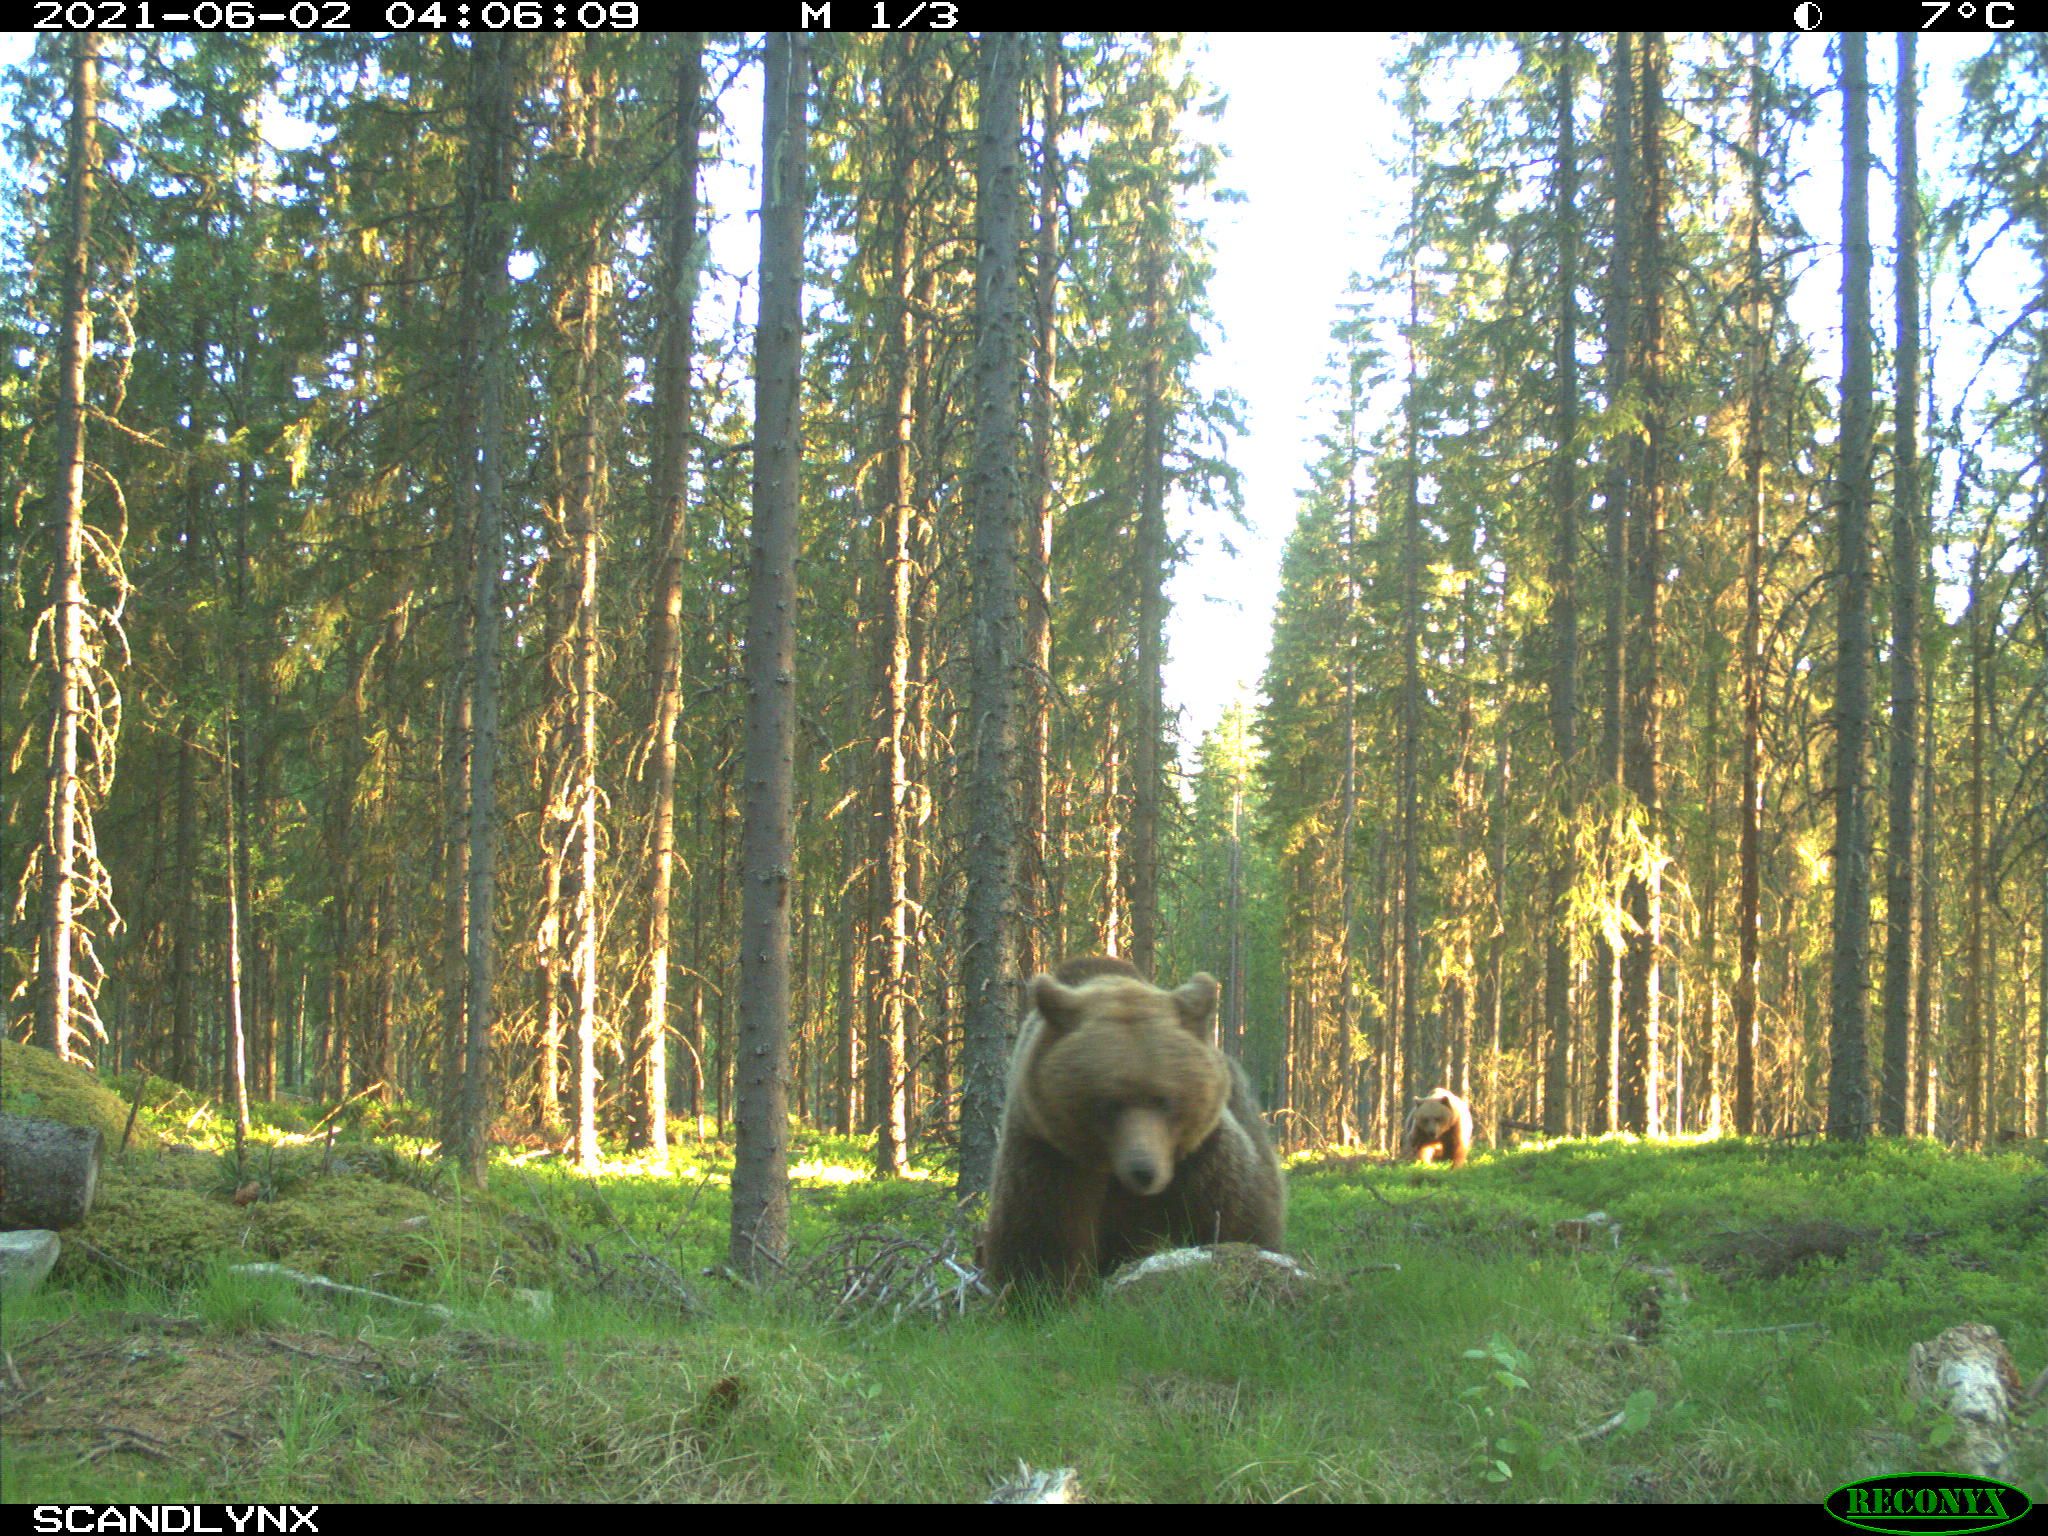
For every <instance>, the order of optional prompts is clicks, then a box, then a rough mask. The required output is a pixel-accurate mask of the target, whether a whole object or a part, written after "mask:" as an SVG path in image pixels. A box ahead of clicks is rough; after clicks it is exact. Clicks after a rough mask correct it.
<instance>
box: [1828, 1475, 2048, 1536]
mask: <svg viewBox="0 0 2048 1536" xmlns="http://www.w3.org/2000/svg"><path fill="white" fill-rule="evenodd" d="M2032 1507H2033V1501H2032V1500H2031V1499H2029V1498H2028V1497H2027V1496H2026V1495H2025V1494H2024V1493H2021V1492H2020V1491H2019V1489H2017V1488H2015V1487H2013V1486H2012V1485H2011V1484H2010V1483H1994V1482H1993V1481H1992V1480H1991V1479H1990V1478H1988V1477H1965V1476H1964V1475H1963V1474H1962V1473H1960V1472H1916V1473H1908V1474H1906V1475H1904V1476H1901V1477H1866V1478H1864V1479H1863V1480H1862V1481H1861V1482H1855V1483H1844V1484H1843V1485H1842V1486H1841V1487H1839V1488H1837V1489H1836V1490H1835V1491H1834V1492H1833V1493H1831V1494H1829V1495H1828V1497H1827V1511H1828V1513H1829V1514H1831V1515H1833V1516H1834V1517H1835V1518H1836V1519H1837V1520H1839V1521H1841V1522H1842V1523H1843V1524H1844V1525H1853V1526H1856V1527H1857V1528H1858V1529H1860V1530H1865V1531H1886V1532H1896V1533H1901V1536H1904V1533H1908V1532H1910V1533H1911V1536H1920V1533H1921V1532H1923V1531H1939V1532H1941V1533H1943V1536H1963V1533H1964V1532H1966V1531H1995V1530H1997V1529H1998V1528H1999V1527H2000V1526H2001V1525H2011V1524H2012V1523H2013V1521H2015V1520H2017V1519H2019V1518H2020V1516H2022V1515H2024V1514H2025V1513H2026V1512H2027V1511H2028V1510H2029V1509H2031V1508H2032Z"/></svg>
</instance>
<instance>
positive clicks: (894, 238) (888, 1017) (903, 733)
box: [870, 33, 920, 1176]
mask: <svg viewBox="0 0 2048 1536" xmlns="http://www.w3.org/2000/svg"><path fill="white" fill-rule="evenodd" d="M885 46H886V57H887V61H888V62H887V65H886V73H885V75H884V77H883V82H882V90H883V93H884V99H885V101H886V103H887V105H886V107H885V111H886V114H887V117H888V122H889V154H890V180H889V188H888V193H887V196H886V199H885V203H884V208H883V212H882V214H881V216H880V219H879V223H880V225H881V227H882V228H883V229H884V230H886V231H887V237H888V240H889V251H888V261H889V265H888V273H889V305H890V309H889V328H888V331H887V332H886V334H885V336H884V338H883V344H882V373H883V376H884V378H885V379H886V381H887V383H886V386H885V387H886V390H887V396H886V398H887V402H888V404H887V412H888V414H887V421H888V439H887V442H886V443H885V444H884V446H883V449H882V454H881V466H880V467H881V475H880V483H881V495H882V499H883V506H882V508H881V514H880V516H879V517H878V518H877V523H878V526H879V528H880V532H881V556H882V579H881V592H882V622H881V624H880V625H879V626H878V627H877V629H876V643H877V645H878V647H879V660H880V663H881V675H882V732H881V741H880V743H879V747H880V752H879V755H878V757H877V761H876V769H877V772H876V778H875V789H876V800H877V802H878V804H877V810H878V814H877V816H876V818H875V829H874V843H875V846H874V875H875V880H876V882H877V893H876V894H877V901H876V915H877V917H878V919H879V921H880V926H881V933H880V943H879V944H878V945H877V946H876V960H877V964H876V967H875V974H874V975H873V976H872V977H871V978H870V985H871V986H873V987H874V988H875V989H876V1001H877V1005H878V1009H879V1017H878V1018H877V1020H876V1028H875V1038H874V1061H873V1064H872V1065H873V1071H874V1073H875V1078H876V1085H875V1086H876V1093H877V1096H878V1104H877V1107H876V1118H875V1167H876V1170H877V1171H878V1172H880V1173H882V1174H884V1175H888V1176H895V1175H901V1174H903V1173H906V1172H908V1171H909V1167H910V1148H909V1140H910V1126H909V1109H910V1107H909V1085H908V1082H907V1075H908V1070H909V1051H908V1039H907V1033H906V1020H907V1017H908V1013H909V996H908V993H909V979H908V965H909V946H910V898H909V888H908V879H909V871H908V841H909V835H910V828H909V821H908V815H909V806H908V796H909V793H910V767H909V756H908V752H909V736H910V721H909V713H910V647H911V636H910V628H911V612H910V609H911V548H910V543H911V535H912V524H913V522H914V521H915V508H914V506H913V504H912V498H913V496H914V494H915V470H914V468H913V465H912V453H913V448H914V440H915V432H916V404H915V402H916V361H917V358H916V348H915V342H916V330H917V320H916V302H915V300H916V294H917V282H918V272H917V266H918V253H917V248H916V237H915V230H914V225H913V220H914V218H915V217H916V214H915V210H914V208H913V202H912V199H913V188H912V179H913V175H914V173H915V170H916V164H917V134H918V113H919V97H920V92H919V88H918V85H919V79H920V68H919V65H920V49H919V46H918V40H917V38H916V37H914V36H913V35H911V34H908V33H906V34H904V35H903V36H901V37H897V38H892V39H890V40H889V42H888V44H887V45H885Z"/></svg>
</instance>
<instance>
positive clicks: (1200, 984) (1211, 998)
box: [1173, 971, 1217, 1029]
mask: <svg viewBox="0 0 2048 1536" xmlns="http://www.w3.org/2000/svg"><path fill="white" fill-rule="evenodd" d="M1216 994H1217V986H1216V978H1215V977H1214V976H1211V975H1210V974H1209V973H1208V972H1207V971H1197V972H1195V974H1194V975H1192V976H1190V977H1189V978H1188V979H1187V980H1186V981H1185V982H1183V983H1181V985H1179V986H1177V987H1175V988H1174V989H1173V1006H1174V1007H1175V1008H1177V1009H1179V1010H1180V1021H1181V1023H1183V1024H1185V1025H1186V1026H1187V1027H1188V1028H1189V1029H1199V1028H1201V1026H1202V1025H1203V1024H1205V1023H1207V1022H1208V1019H1209V1015H1210V1014H1212V1013H1214V1012H1215V1011H1216Z"/></svg>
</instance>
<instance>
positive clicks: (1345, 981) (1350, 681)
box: [1332, 369, 1362, 1146]
mask: <svg viewBox="0 0 2048 1536" xmlns="http://www.w3.org/2000/svg"><path fill="white" fill-rule="evenodd" d="M1361 382H1362V381H1361V379H1360V377H1359V373H1358V371H1357V370H1356V369H1354V370H1353V371H1352V376H1351V399H1350V402H1349V410H1348V413H1347V415H1346V417H1345V426H1344V431H1345V451H1346V454H1347V460H1346V465H1345V471H1344V632H1343V633H1344V638H1343V648H1344V790H1343V798H1342V800H1341V802H1340V805H1339V811H1338V826H1337V890H1338V896H1337V923H1338V928H1337V1102H1336V1105H1335V1109H1336V1116H1335V1124H1334V1125H1333V1126H1332V1130H1333V1131H1334V1132H1335V1133H1336V1135H1337V1137H1338V1139H1339V1140H1340V1141H1341V1142H1342V1143H1343V1144H1344V1145H1345V1146H1349V1145H1350V1144H1351V1142H1352V1140H1353V1139H1354V1134H1355V1132H1354V1129H1353V1126H1352V1119H1351V1102H1350V1100H1351V1079H1352V1063H1351V1038H1352V1033H1353V1031H1354V1030H1355V1029H1356V1027H1357V1019H1356V1016H1355V1015H1356V1004H1355V990H1354V988H1353V985H1352V971H1353V967H1354V966H1355V964H1356V959H1355V957H1354V956H1353V954H1352V952H1351V941H1352V934H1353V929H1354V926H1355V925H1354V922H1353V901H1354V892H1353V891H1352V882H1351V840H1352V832H1353V829H1354V826H1355V824H1356V822H1357V819H1358V646H1359V634H1358V481H1357V472H1358V443H1357V424H1358V415H1359V411H1360V407H1361V401H1360V400H1359V387H1360V384H1361Z"/></svg>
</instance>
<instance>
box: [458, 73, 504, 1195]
mask: <svg viewBox="0 0 2048 1536" xmlns="http://www.w3.org/2000/svg"><path fill="white" fill-rule="evenodd" d="M517 47H518V44H516V43H515V42H514V41H513V40H512V39H511V38H509V37H506V36H504V35H503V34H496V35H492V36H489V37H485V38H479V39H478V41H477V43H476V54H475V66H474V69H475V74H474V77H473V81H474V95H473V98H472V100H473V107H472V110H473V111H474V113H475V114H476V122H475V124H474V125H473V127H472V130H471V131H472V133H473V134H474V137H473V138H472V140H471V147H470V151H469V152H470V154H471V155H473V156H474V157H475V158H476V169H475V171H474V173H473V174H475V175H476V176H477V178H478V189H477V204H476V232H475V245H474V247H473V249H474V251H475V253H476V282H475V286H474V288H473V290H472V292H473V301H474V303H475V304H476V305H477V310H478V313H477V329H476V336H477V353H476V356H477V374H478V379H479V384H478V390H479V395H480V399H479V403H478V406H477V414H476V421H477V428H476V437H475V439H474V441H473V445H470V446H465V448H464V449H463V477H462V481H461V485H460V492H461V494H463V495H465V496H466V497H467V498H470V499H471V500H472V501H473V504H474V506H475V508H476V517H475V524H474V526H475V528H476V538H475V552H474V556H473V559H472V561H471V567H470V575H471V589H470V614H471V632H472V634H473V635H474V636H475V642H476V643H475V649H474V656H475V669H474V673H473V676H474V686H473V689H472V693H473V697H474V701H475V715H474V728H475V731H474V736H473V737H472V740H471V752H470V773H469V781H468V787H469V804H468V807H467V809H468V817H467V827H466V835H467V841H468V853H467V858H466V860H465V863H466V866H467V879H468V887H467V897H468V910H467V913H466V921H465V924H464V928H465V930H466V931H465V933H464V940H465V944H466V950H467V953H466V960H467V977H466V982H465V986H464V988H463V999H464V1008H463V1023H464V1049H463V1077H462V1113H461V1117H460V1136H459V1138H458V1141H457V1159H458V1161H459V1163H460V1165H461V1168H462V1172H463V1175H464V1177H465V1178H467V1179H468V1181H469V1182H470V1183H471V1184H472V1185H474V1186H476V1187H477V1188H482V1187H483V1183H484V1171H485V1159H486V1156H487V1154H488V1152H489V1148H490V1131H491V1123H490V1121H491V1117H490V1094H489V1088H490V1066H491V1024H492V1018H493V1014H492V997H491V980H492V972H493V968H494V965H495V962H496V954H495V944H494V942H493V941H494V934H493V927H492V916H493V911H492V909H493V907H494V905H495V903H496V898H497V838H496V835H495V827H494V825H493V823H494V821H495V819H496V810H497V762H498V633H499V630H500V628H501V627H502V615H503V611H504V605H503V603H502V602H501V601H500V599H499V595H498V586H499V578H500V573H501V572H502V570H503V569H504V564H505V538H504V529H503V524H504V500H505V492H504V478H505V445H504V438H505V379H504V375H505V369H506V366H507V356H506V354H507V352H508V350H509V341H508V338H507V336H506V334H505V330H506V316H505V303H504V293H505V287H506V273H505V262H506V260H507V258H508V256H509V254H510V250H511V244H512V210H511V201H512V154H513V145H512V131H513V108H514V99H513V98H514V94H515V91H516V77H515V68H516V65H515V57H516V55H515V53H514V49H515V48H517Z"/></svg>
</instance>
